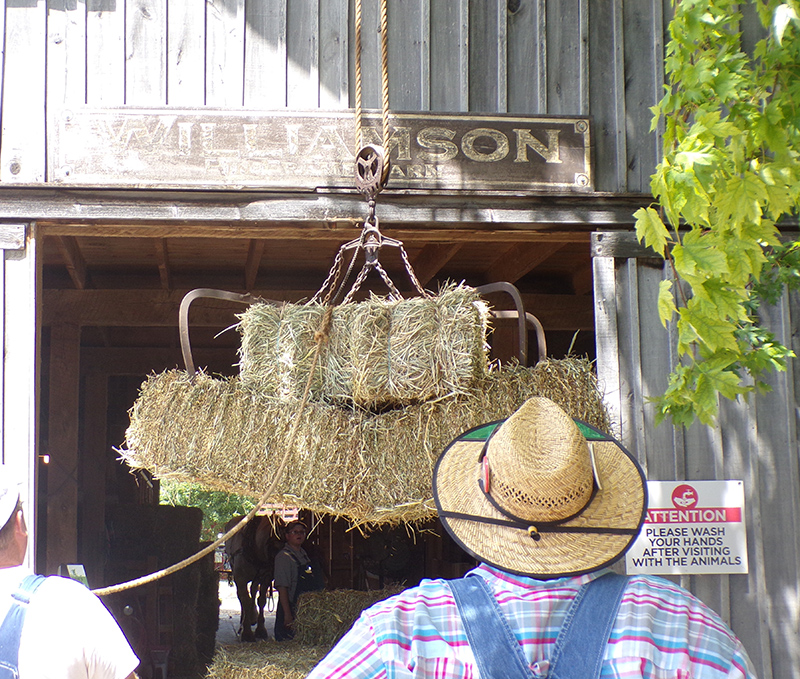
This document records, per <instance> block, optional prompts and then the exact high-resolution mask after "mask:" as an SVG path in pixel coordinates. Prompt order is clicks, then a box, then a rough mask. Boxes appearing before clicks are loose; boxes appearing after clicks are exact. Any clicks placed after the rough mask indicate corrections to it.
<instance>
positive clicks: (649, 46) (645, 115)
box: [623, 0, 668, 191]
mask: <svg viewBox="0 0 800 679" xmlns="http://www.w3.org/2000/svg"><path fill="white" fill-rule="evenodd" d="M662 4H668V3H662V2H661V0H647V1H645V2H637V3H630V2H628V3H623V27H624V36H623V39H624V50H625V64H626V68H625V119H626V121H627V126H626V151H627V153H628V158H627V160H626V165H627V167H628V178H627V189H628V191H648V190H649V188H650V175H651V174H653V172H654V171H655V167H656V164H657V163H658V161H659V159H660V158H661V138H662V135H661V132H660V129H659V130H657V131H656V133H655V134H653V133H652V132H650V123H651V120H652V117H653V115H652V113H651V111H650V107H651V106H654V105H655V104H656V103H658V101H659V100H660V99H661V97H662V95H663V87H662V86H663V82H664V76H663V63H664V40H663V35H664V33H663V24H662V21H663V14H662V11H663V10H662ZM643 35H647V36H651V37H650V38H649V39H647V40H642V39H641V36H643Z"/></svg>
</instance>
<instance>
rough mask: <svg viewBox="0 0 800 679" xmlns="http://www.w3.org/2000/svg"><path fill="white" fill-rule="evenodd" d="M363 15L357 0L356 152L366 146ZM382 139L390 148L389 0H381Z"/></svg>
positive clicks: (359, 1)
mask: <svg viewBox="0 0 800 679" xmlns="http://www.w3.org/2000/svg"><path fill="white" fill-rule="evenodd" d="M362 22H363V15H362V11H361V0H355V24H356V27H355V28H356V30H355V40H356V46H355V50H356V64H355V77H356V82H355V99H356V100H355V109H356V112H355V114H356V153H358V151H359V149H360V148H361V147H362V146H364V135H363V130H362V125H363V120H362V119H363V110H362V91H363V78H362V71H361V51H362V42H361V27H362ZM380 32H381V126H382V130H381V139H382V142H381V143H382V144H383V148H385V149H388V148H389V3H388V0H381V28H380Z"/></svg>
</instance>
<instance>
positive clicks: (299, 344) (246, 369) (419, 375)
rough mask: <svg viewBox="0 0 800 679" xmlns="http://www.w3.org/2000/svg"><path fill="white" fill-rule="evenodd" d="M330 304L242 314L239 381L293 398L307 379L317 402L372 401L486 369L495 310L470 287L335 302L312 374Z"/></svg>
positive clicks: (462, 382)
mask: <svg viewBox="0 0 800 679" xmlns="http://www.w3.org/2000/svg"><path fill="white" fill-rule="evenodd" d="M326 308H327V307H325V306H323V305H321V304H307V305H298V304H284V305H280V306H277V305H274V304H254V305H252V306H251V307H250V308H249V309H248V310H247V311H246V312H245V313H244V314H242V316H241V322H240V324H239V330H240V332H241V334H242V346H241V350H240V355H241V360H240V363H239V366H240V376H241V381H242V384H243V385H244V386H245V387H248V388H250V389H252V390H253V391H255V392H258V393H261V394H266V395H269V396H271V397H274V398H276V399H278V400H285V401H290V400H292V399H299V398H301V397H302V395H303V393H304V392H305V389H306V385H307V384H309V383H310V391H311V399H312V400H314V401H324V402H327V403H334V404H338V405H344V406H349V405H356V406H358V407H360V408H367V409H374V408H381V407H386V406H390V407H396V406H402V405H407V404H410V403H415V402H422V401H429V400H432V399H439V398H447V397H452V396H456V395H463V394H466V393H468V392H469V391H470V390H471V389H472V388H474V385H475V383H476V382H477V381H478V380H481V379H483V378H484V377H485V375H486V372H487V367H488V364H487V344H486V334H487V331H488V317H489V309H488V307H487V306H486V304H485V303H484V302H483V300H481V298H480V296H479V295H478V293H477V292H476V291H475V290H474V289H473V288H470V287H467V286H464V285H448V286H445V287H444V288H443V289H442V290H441V292H440V293H439V294H438V295H436V296H434V297H431V298H424V297H416V298H413V299H400V300H393V299H387V298H385V297H379V296H376V295H372V296H371V297H370V298H369V299H367V300H366V301H364V302H360V303H358V304H344V305H342V306H338V307H334V308H333V314H332V324H331V329H330V332H329V336H328V338H327V346H326V348H325V352H324V353H323V355H322V357H321V360H320V361H318V362H317V363H316V366H315V367H314V368H313V374H311V373H312V363H313V362H314V361H313V355H314V349H315V345H316V341H315V336H316V333H317V331H318V330H319V328H320V326H321V325H322V321H323V316H324V314H325V310H326Z"/></svg>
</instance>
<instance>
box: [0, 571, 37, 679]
mask: <svg viewBox="0 0 800 679" xmlns="http://www.w3.org/2000/svg"><path fill="white" fill-rule="evenodd" d="M44 581H45V577H44V576H43V575H27V576H25V578H24V579H23V580H22V582H21V583H20V585H19V587H18V588H17V590H16V591H15V592H14V593H13V594H12V595H11V596H12V597H13V599H14V601H12V602H11V608H9V609H8V613H7V614H6V617H5V620H3V624H2V625H0V679H6V678H9V679H17V677H19V667H18V664H19V640H20V637H21V636H22V625H23V623H24V622H25V612H26V610H27V609H26V606H27V605H28V604H29V603H30V601H31V597H32V596H33V593H34V592H35V591H36V590H37V589H38V587H39V585H41V584H42V583H43V582H44Z"/></svg>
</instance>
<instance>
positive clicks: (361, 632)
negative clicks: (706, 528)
mask: <svg viewBox="0 0 800 679" xmlns="http://www.w3.org/2000/svg"><path fill="white" fill-rule="evenodd" d="M433 495H434V500H435V502H436V505H437V509H438V511H439V517H440V520H441V522H442V524H443V525H444V527H445V529H446V530H447V532H448V533H449V534H450V535H451V536H452V537H453V539H454V540H455V541H456V542H457V543H458V544H459V545H460V546H461V547H462V548H463V549H465V550H466V551H467V552H469V553H470V554H471V555H473V556H474V557H475V558H476V559H477V560H478V561H480V562H481V563H480V565H479V566H478V567H477V568H475V569H474V570H472V571H470V572H469V573H467V575H466V576H465V577H463V578H459V579H456V580H450V581H447V580H438V579H437V580H423V581H422V582H421V583H420V585H419V586H417V587H414V588H411V589H408V590H406V591H405V592H403V593H401V594H399V595H396V596H393V597H390V598H389V599H386V600H385V601H383V602H379V603H377V604H375V605H374V606H372V607H371V608H369V609H367V610H366V611H364V612H363V613H362V615H361V617H360V618H359V619H358V620H357V621H356V622H355V623H354V625H353V627H352V628H351V629H350V631H349V632H348V633H347V634H346V635H345V636H344V637H343V638H342V639H341V640H340V641H339V643H338V644H337V645H336V646H335V647H334V648H333V649H332V650H331V651H330V653H329V654H328V655H327V656H326V657H325V658H323V659H322V660H321V661H320V663H319V664H318V665H317V666H316V667H315V668H314V669H313V670H312V672H311V673H310V674H309V677H308V679H322V678H323V677H329V678H331V679H333V678H340V677H341V678H343V677H351V678H367V677H387V676H391V677H435V678H437V679H450V678H453V679H454V678H455V677H476V676H480V677H481V679H487V678H490V677H495V678H498V679H499V678H502V679H509V678H516V677H519V678H521V677H529V678H530V677H540V678H543V677H547V676H550V677H558V678H559V679H597V678H603V679H611V678H614V679H619V678H621V677H626V678H634V677H641V678H643V679H667V678H669V679H745V678H748V679H752V678H754V677H755V674H754V670H753V667H752V664H751V662H750V659H749V658H748V656H747V653H746V652H745V649H744V648H743V647H742V644H741V642H740V641H739V640H738V639H737V638H736V637H735V636H734V634H733V633H732V632H731V630H730V629H729V628H728V627H727V626H726V625H725V623H724V622H723V621H722V620H721V619H720V617H719V616H718V615H717V614H716V613H714V612H713V611H711V610H710V609H709V608H708V607H706V606H705V605H704V604H703V603H702V602H700V601H699V600H698V599H696V598H695V597H694V596H693V595H692V594H691V593H689V592H688V591H686V590H684V589H682V588H681V587H679V586H678V585H675V584H673V583H672V582H669V581H667V580H665V579H662V578H658V577H654V576H643V575H637V576H632V577H624V576H622V575H618V574H616V573H615V572H614V571H613V570H612V569H611V568H609V566H610V565H611V564H612V563H613V562H615V561H616V560H617V559H619V558H620V557H621V556H622V555H623V554H624V553H625V552H626V551H627V549H628V548H629V547H630V545H631V543H632V541H633V540H634V539H635V538H636V536H637V534H638V533H639V531H640V530H641V527H642V524H643V522H644V517H645V513H646V507H647V490H646V485H645V478H644V474H643V472H642V470H641V468H640V466H639V464H638V463H637V462H636V460H635V459H634V458H633V456H631V455H630V453H628V452H627V451H626V450H625V449H624V448H623V447H622V445H621V444H620V443H618V442H617V441H616V440H614V439H613V438H611V437H609V436H608V435H605V434H603V433H601V432H599V431H597V430H595V429H594V428H592V427H589V426H588V425H585V424H583V423H578V422H575V421H573V420H572V419H571V418H570V417H569V416H568V415H567V414H566V413H565V412H564V411H563V410H562V409H561V408H560V407H559V406H558V405H556V404H555V403H553V402H552V401H550V400H548V399H545V398H540V397H535V398H532V399H530V400H528V401H526V402H525V403H524V404H523V405H522V407H521V408H520V409H519V410H517V411H516V412H515V413H513V414H512V415H511V417H509V418H508V419H507V420H505V421H502V422H495V423H490V424H488V425H484V426H482V427H477V428H474V429H471V430H469V431H468V432H465V433H464V434H462V435H461V436H459V437H458V438H456V439H455V441H453V442H452V443H451V444H450V445H449V446H448V447H447V448H446V449H445V451H444V452H443V453H442V455H441V456H440V458H439V460H438V462H437V464H436V467H435V470H434V476H433Z"/></svg>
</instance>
